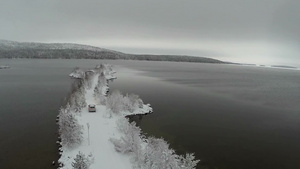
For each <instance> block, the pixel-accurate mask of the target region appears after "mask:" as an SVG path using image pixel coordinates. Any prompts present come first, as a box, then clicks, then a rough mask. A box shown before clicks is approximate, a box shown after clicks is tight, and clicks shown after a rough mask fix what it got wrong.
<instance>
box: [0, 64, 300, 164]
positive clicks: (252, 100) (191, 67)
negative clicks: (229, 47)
mask: <svg viewBox="0 0 300 169" xmlns="http://www.w3.org/2000/svg"><path fill="white" fill-rule="evenodd" d="M100 62H101V61H100V60H96V61H95V60H22V59H16V60H3V59H2V60H0V65H1V64H8V65H10V66H11V67H12V68H11V69H7V70H0V149H1V152H0V168H33V169H34V168H53V167H52V166H51V162H52V161H53V160H55V159H57V147H56V145H55V141H56V139H57V138H56V137H57V135H56V131H57V126H56V124H55V118H56V115H57V114H58V109H59V107H60V105H61V104H62V102H63V99H64V97H65V96H66V95H67V93H68V91H69V89H70V86H71V82H72V81H71V80H70V79H69V78H68V73H70V72H71V71H72V69H73V68H74V67H75V66H80V67H83V68H90V67H94V66H95V65H96V64H98V63H100ZM102 62H105V63H111V64H114V65H117V66H116V67H115V68H116V70H117V77H118V79H117V80H115V81H114V82H113V83H111V84H110V85H111V89H112V90H114V89H119V90H121V91H122V92H123V93H135V94H138V95H139V96H140V97H141V98H142V99H143V101H144V102H145V103H150V104H151V105H152V107H153V109H154V113H153V114H150V115H147V116H138V117H135V118H134V120H135V121H137V123H138V125H140V126H141V128H142V130H143V131H144V132H145V133H147V135H153V136H156V137H164V138H165V139H166V140H167V141H168V142H170V144H171V147H172V148H174V149H175V150H176V151H177V152H179V153H183V152H195V154H196V156H197V158H198V159H200V160H201V162H200V165H199V167H198V168H200V167H201V166H204V167H207V168H218V169H235V168H239V169H271V168H272V169H291V168H300V162H299V161H300V160H299V159H300V144H299V143H300V108H299V101H300V71H295V70H282V69H270V68H258V67H249V66H236V65H216V64H199V63H173V62H149V61H102Z"/></svg>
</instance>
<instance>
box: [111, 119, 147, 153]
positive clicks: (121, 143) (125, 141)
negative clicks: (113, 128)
mask: <svg viewBox="0 0 300 169" xmlns="http://www.w3.org/2000/svg"><path fill="white" fill-rule="evenodd" d="M117 125H118V130H119V131H120V132H121V133H123V136H122V137H121V139H111V141H112V143H113V144H114V145H115V149H116V151H118V152H121V153H124V154H126V153H130V152H135V153H137V152H138V150H139V149H141V147H140V146H141V143H142V139H141V137H140V135H141V129H140V128H139V127H137V126H136V124H135V122H132V123H129V122H128V121H127V119H125V118H121V119H120V120H119V121H118V122H117Z"/></svg>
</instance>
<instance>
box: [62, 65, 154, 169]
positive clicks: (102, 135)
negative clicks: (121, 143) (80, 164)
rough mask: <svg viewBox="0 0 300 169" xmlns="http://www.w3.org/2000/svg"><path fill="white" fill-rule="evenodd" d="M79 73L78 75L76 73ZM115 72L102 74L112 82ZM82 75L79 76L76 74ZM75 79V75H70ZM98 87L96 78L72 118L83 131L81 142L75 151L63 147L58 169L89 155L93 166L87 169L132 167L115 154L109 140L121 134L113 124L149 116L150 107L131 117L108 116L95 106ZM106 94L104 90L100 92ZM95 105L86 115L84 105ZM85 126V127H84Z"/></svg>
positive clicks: (69, 166) (103, 107)
mask: <svg viewBox="0 0 300 169" xmlns="http://www.w3.org/2000/svg"><path fill="white" fill-rule="evenodd" d="M78 72H80V71H78ZM114 73H115V72H113V71H111V72H108V73H106V76H105V77H106V79H114V78H115V76H113V74H114ZM80 74H81V75H82V72H80ZM72 76H73V77H74V76H76V77H77V75H76V74H74V73H73V74H72ZM97 83H98V76H94V77H93V79H92V85H91V86H92V87H91V88H90V89H86V93H85V99H86V103H87V106H86V107H85V108H83V109H82V110H81V112H80V113H74V114H76V115H75V117H76V119H77V120H78V122H79V124H80V125H82V127H83V130H82V131H83V141H82V142H81V144H80V145H79V146H77V147H75V148H71V149H70V148H68V147H66V146H63V147H62V148H61V150H62V154H61V158H60V159H59V162H60V163H61V164H63V167H61V168H62V169H71V168H73V167H72V163H73V162H74V158H75V157H76V155H77V154H78V153H79V152H81V153H83V154H85V155H86V156H88V155H89V154H92V156H93V159H94V160H93V162H92V163H91V165H90V168H91V169H131V168H133V164H132V163H131V162H130V156H128V155H126V154H122V153H118V152H117V151H116V150H115V148H114V145H113V144H112V142H111V141H110V138H116V139H119V138H120V137H121V136H122V134H121V133H120V131H118V129H117V121H118V120H119V119H120V118H124V116H125V115H129V114H145V113H149V112H152V108H151V107H150V105H144V106H143V108H139V109H138V110H136V111H134V113H129V112H121V113H120V114H119V115H113V116H108V114H109V112H108V110H107V108H106V106H103V105H100V104H98V103H97V101H96V100H95V97H94V88H95V86H96V85H97ZM104 89H105V90H107V88H104ZM89 104H95V105H96V109H97V111H96V112H95V113H90V112H88V105H89ZM88 126H89V127H88Z"/></svg>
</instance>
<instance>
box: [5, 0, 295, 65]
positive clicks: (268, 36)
mask: <svg viewBox="0 0 300 169" xmlns="http://www.w3.org/2000/svg"><path fill="white" fill-rule="evenodd" d="M299 9H300V1H299V0H151V1H144V0H95V1H91V0H26V1H24V0H1V1H0V23H1V25H0V39H7V40H16V41H36V42H75V43H83V44H90V45H94V46H99V47H105V48H109V49H116V50H120V51H123V52H129V53H154V54H187V55H196V56H209V57H213V58H217V59H221V60H227V61H236V62H248V63H261V64H267V63H270V64H287V65H296V66H300V56H299V54H300V51H299V46H300V10H299Z"/></svg>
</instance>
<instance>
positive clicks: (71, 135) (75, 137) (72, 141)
mask: <svg viewBox="0 0 300 169" xmlns="http://www.w3.org/2000/svg"><path fill="white" fill-rule="evenodd" d="M58 125H59V133H60V137H61V141H62V145H64V146H66V147H68V148H72V147H75V146H76V145H78V144H80V143H81V141H82V139H83V137H82V126H81V125H79V123H78V121H77V119H76V118H75V116H74V114H73V113H72V112H71V108H70V105H69V104H67V105H66V107H65V108H61V109H60V111H59V120H58Z"/></svg>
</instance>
